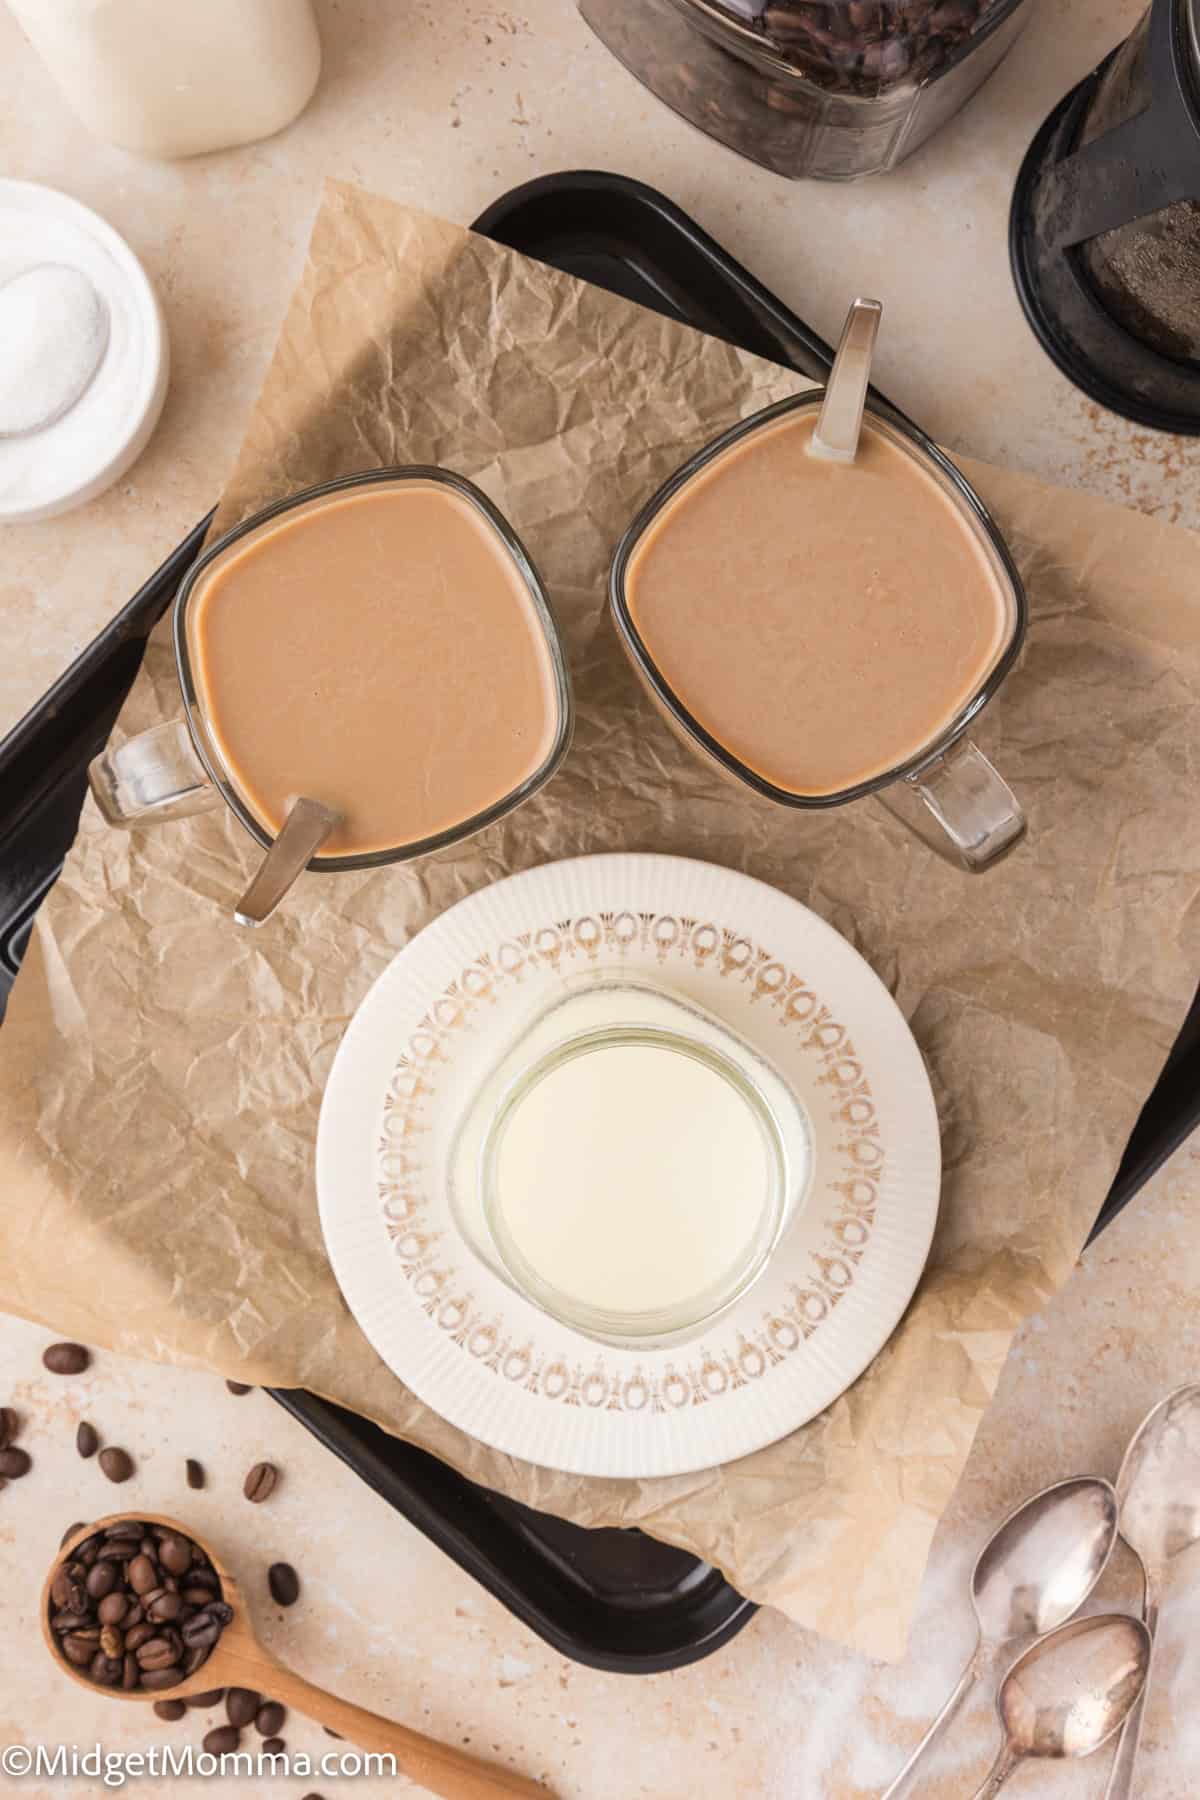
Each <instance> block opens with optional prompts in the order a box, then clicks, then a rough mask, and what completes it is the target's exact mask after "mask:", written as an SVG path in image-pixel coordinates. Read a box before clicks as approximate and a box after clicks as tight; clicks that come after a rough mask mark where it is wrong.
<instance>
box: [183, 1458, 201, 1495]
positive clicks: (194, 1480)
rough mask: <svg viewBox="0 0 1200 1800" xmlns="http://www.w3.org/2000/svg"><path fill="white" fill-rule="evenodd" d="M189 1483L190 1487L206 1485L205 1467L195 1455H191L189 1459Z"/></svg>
mask: <svg viewBox="0 0 1200 1800" xmlns="http://www.w3.org/2000/svg"><path fill="white" fill-rule="evenodd" d="M187 1484H188V1486H189V1487H190V1488H202V1487H203V1486H204V1469H203V1467H202V1466H201V1464H200V1463H198V1462H197V1461H196V1459H195V1457H194V1456H189V1457H188V1459H187Z"/></svg>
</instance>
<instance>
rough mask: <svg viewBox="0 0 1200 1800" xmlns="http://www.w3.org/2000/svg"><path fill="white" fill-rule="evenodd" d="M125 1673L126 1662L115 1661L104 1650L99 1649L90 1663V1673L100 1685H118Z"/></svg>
mask: <svg viewBox="0 0 1200 1800" xmlns="http://www.w3.org/2000/svg"><path fill="white" fill-rule="evenodd" d="M124 1673H125V1665H124V1663H119V1662H114V1661H113V1659H112V1657H111V1656H105V1654H104V1652H103V1650H97V1652H96V1654H95V1656H93V1658H92V1660H91V1662H90V1663H89V1664H88V1675H89V1676H90V1678H91V1679H92V1680H93V1681H94V1682H96V1683H97V1684H98V1685H99V1686H100V1687H116V1685H117V1683H118V1681H120V1679H121V1677H122V1675H123V1674H124Z"/></svg>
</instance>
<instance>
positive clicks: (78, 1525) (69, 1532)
mask: <svg viewBox="0 0 1200 1800" xmlns="http://www.w3.org/2000/svg"><path fill="white" fill-rule="evenodd" d="M86 1524H87V1520H86V1519H76V1521H75V1523H74V1525H68V1526H67V1529H66V1530H65V1531H64V1532H63V1534H62V1536H61V1537H60V1538H59V1540H58V1547H59V1549H60V1550H61V1549H62V1547H63V1545H64V1544H65V1543H66V1542H67V1540H68V1539H69V1538H73V1537H74V1536H75V1533H76V1532H77V1531H82V1530H83V1528H84V1526H85V1525H86ZM86 1549H87V1545H86V1544H80V1546H79V1548H78V1550H76V1552H75V1554H76V1556H77V1557H80V1558H82V1556H83V1552H84V1551H85V1550H86ZM94 1554H95V1553H94V1552H93V1555H94Z"/></svg>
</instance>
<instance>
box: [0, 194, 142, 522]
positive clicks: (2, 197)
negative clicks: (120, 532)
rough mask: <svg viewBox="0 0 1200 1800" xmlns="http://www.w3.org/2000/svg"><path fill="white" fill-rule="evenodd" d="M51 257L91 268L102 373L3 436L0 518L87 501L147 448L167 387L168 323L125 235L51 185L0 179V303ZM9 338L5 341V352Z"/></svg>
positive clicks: (47, 513)
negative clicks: (32, 422)
mask: <svg viewBox="0 0 1200 1800" xmlns="http://www.w3.org/2000/svg"><path fill="white" fill-rule="evenodd" d="M47 264H49V265H51V266H53V267H57V268H59V269H64V268H65V269H71V270H75V271H77V272H78V273H79V274H81V275H83V276H84V277H86V280H87V281H88V282H89V283H90V284H91V286H92V288H93V289H94V290H95V292H96V294H97V295H98V296H99V300H100V302H101V303H102V305H103V307H104V309H105V310H106V313H107V323H108V336H107V341H106V343H105V346H104V351H103V355H102V356H101V357H100V360H99V363H98V365H97V367H96V372H95V374H94V375H93V376H92V378H91V380H90V381H89V382H88V384H87V386H86V387H85V388H84V389H83V391H82V393H81V394H80V395H79V398H78V399H77V400H76V401H75V402H74V404H73V405H72V406H70V407H69V408H68V409H67V411H66V412H64V413H63V414H62V415H61V416H60V417H58V418H55V419H54V420H53V421H52V422H51V423H49V424H47V425H45V426H43V427H42V429H40V430H35V431H32V432H29V433H27V434H25V435H22V436H13V437H4V436H0V524H3V523H15V522H17V521H19V520H30V519H46V518H49V517H51V516H52V515H53V514H54V513H61V512H67V511H68V510H69V509H70V508H71V507H75V506H81V505H82V504H83V503H84V501H86V500H92V499H94V498H95V497H96V495H97V494H101V493H103V492H104V490H105V488H107V487H110V486H111V485H112V483H113V482H114V481H116V480H118V478H119V477H120V476H121V475H123V474H124V473H125V471H126V469H128V468H129V467H130V465H131V464H132V463H133V462H134V461H135V460H136V459H137V458H138V457H139V456H140V455H141V453H142V451H143V450H144V449H145V447H146V445H147V443H148V442H149V440H150V435H151V433H152V432H153V430H154V427H155V425H156V424H157V423H158V417H159V414H160V413H161V411H162V407H163V401H164V400H165V398H166V393H167V370H168V352H167V331H166V325H165V323H164V320H163V316H162V311H161V308H160V307H159V304H158V298H157V296H156V294H155V292H154V289H153V288H152V287H151V285H150V281H149V279H148V277H147V275H146V272H145V270H144V269H143V268H142V265H141V263H140V262H139V261H138V259H137V257H136V256H135V255H134V254H133V251H132V250H131V249H130V248H129V245H128V244H127V243H126V242H125V240H124V238H122V237H120V236H119V235H118V234H117V232H115V231H114V230H113V228H112V226H111V225H107V224H106V223H105V221H104V220H103V219H101V218H100V217H99V216H98V215H97V214H96V213H94V212H92V211H91V210H90V208H88V207H86V206H82V205H81V204H80V203H79V201H78V200H72V199H71V198H70V196H69V195H67V194H61V193H59V192H57V190H56V189H54V188H47V187H41V186H39V185H38V184H37V183H36V182H32V181H7V180H3V179H0V304H2V302H3V289H4V287H5V285H6V284H7V283H9V282H10V281H14V280H15V279H16V278H17V277H19V276H22V275H24V274H26V273H27V272H28V271H30V270H32V269H37V268H39V267H44V266H45V265H47ZM5 352H6V346H5V345H4V343H2V342H0V359H2V358H3V357H4V355H5Z"/></svg>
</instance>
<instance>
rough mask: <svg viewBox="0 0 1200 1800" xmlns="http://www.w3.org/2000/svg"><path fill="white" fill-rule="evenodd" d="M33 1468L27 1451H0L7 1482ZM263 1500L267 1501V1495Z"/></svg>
mask: <svg viewBox="0 0 1200 1800" xmlns="http://www.w3.org/2000/svg"><path fill="white" fill-rule="evenodd" d="M32 1467H33V1462H32V1459H31V1458H30V1455H29V1452H28V1451H27V1450H14V1449H9V1450H0V1475H3V1477H4V1479H5V1481H17V1480H19V1479H20V1477H21V1476H22V1475H28V1473H29V1471H30V1469H31V1468H32ZM268 1491H269V1490H268ZM263 1499H264V1500H265V1499H266V1495H265V1494H264V1495H263Z"/></svg>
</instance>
